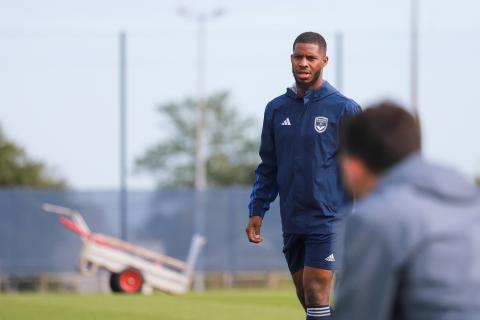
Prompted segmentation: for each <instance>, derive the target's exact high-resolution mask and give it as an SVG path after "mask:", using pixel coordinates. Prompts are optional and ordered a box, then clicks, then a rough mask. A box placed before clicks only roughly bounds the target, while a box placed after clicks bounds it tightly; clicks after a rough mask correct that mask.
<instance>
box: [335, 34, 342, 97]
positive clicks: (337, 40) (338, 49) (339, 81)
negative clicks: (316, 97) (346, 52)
mask: <svg viewBox="0 0 480 320" xmlns="http://www.w3.org/2000/svg"><path fill="white" fill-rule="evenodd" d="M335 45H336V48H335V60H336V61H335V66H336V68H335V77H336V81H335V86H336V87H337V89H338V90H339V91H340V92H342V91H343V33H342V32H337V33H336V34H335Z"/></svg>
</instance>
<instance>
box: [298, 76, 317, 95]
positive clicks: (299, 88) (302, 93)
mask: <svg viewBox="0 0 480 320" xmlns="http://www.w3.org/2000/svg"><path fill="white" fill-rule="evenodd" d="M323 82H324V80H323V78H319V79H318V80H317V81H316V82H315V83H314V84H313V85H312V86H310V87H308V88H302V87H299V86H298V85H297V84H295V86H296V88H297V96H299V97H303V96H305V94H306V93H307V91H309V90H315V89H318V88H320V87H321V86H322V84H323Z"/></svg>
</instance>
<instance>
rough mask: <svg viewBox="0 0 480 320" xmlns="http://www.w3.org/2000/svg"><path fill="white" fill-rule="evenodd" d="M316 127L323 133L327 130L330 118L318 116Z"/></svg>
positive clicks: (316, 129)
mask: <svg viewBox="0 0 480 320" xmlns="http://www.w3.org/2000/svg"><path fill="white" fill-rule="evenodd" d="M313 126H314V127H315V131H317V132H318V133H322V132H324V131H325V130H327V126H328V118H327V117H316V118H315V123H314V125H313Z"/></svg>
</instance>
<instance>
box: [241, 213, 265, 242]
mask: <svg viewBox="0 0 480 320" xmlns="http://www.w3.org/2000/svg"><path fill="white" fill-rule="evenodd" d="M262 220H263V218H262V217H259V216H253V217H250V219H249V220H248V225H247V229H246V230H245V231H246V232H247V238H248V241H250V242H253V243H260V242H262V241H263V239H262V236H260V228H261V227H262Z"/></svg>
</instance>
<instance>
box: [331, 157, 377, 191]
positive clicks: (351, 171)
mask: <svg viewBox="0 0 480 320" xmlns="http://www.w3.org/2000/svg"><path fill="white" fill-rule="evenodd" d="M340 167H341V170H342V178H343V183H344V185H345V188H346V189H347V191H348V193H349V194H350V195H352V196H356V197H359V198H362V197H363V196H365V195H367V194H368V193H370V191H371V190H372V189H373V188H374V187H375V185H376V183H377V180H378V176H377V175H376V174H373V173H372V172H371V171H370V170H369V169H368V167H367V166H366V164H365V163H364V162H363V161H362V160H361V159H359V158H357V157H353V156H350V155H345V154H342V155H340Z"/></svg>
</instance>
